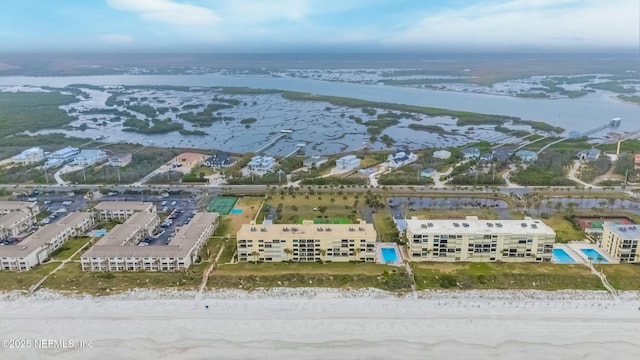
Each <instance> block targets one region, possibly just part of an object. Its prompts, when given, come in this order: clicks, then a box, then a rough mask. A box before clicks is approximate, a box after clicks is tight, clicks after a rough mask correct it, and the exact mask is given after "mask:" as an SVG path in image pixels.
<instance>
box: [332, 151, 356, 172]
mask: <svg viewBox="0 0 640 360" xmlns="http://www.w3.org/2000/svg"><path fill="white" fill-rule="evenodd" d="M359 166H360V159H358V157H357V156H355V155H346V156H343V157H341V158H340V159H338V160H336V168H338V169H339V170H353V169H355V168H357V167H359Z"/></svg>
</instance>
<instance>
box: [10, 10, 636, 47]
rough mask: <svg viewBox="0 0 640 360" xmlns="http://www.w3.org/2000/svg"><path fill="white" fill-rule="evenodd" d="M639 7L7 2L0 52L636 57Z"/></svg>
mask: <svg viewBox="0 0 640 360" xmlns="http://www.w3.org/2000/svg"><path fill="white" fill-rule="evenodd" d="M639 6H640V2H639V1H638V0H479V1H471V0H189V1H187V0H54V1H46V0H3V1H2V6H1V7H0V9H1V10H0V52H22V51H28V52H34V51H35V52H39V51H41V52H51V51H60V52H65V51H98V52H112V51H113V52H145V51H149V52H155V51H168V52H173V51H177V52H181V51H182V52H278V51H329V50H336V51H402V50H404V51H429V50H442V49H451V50H465V49H466V50H471V51H478V50H507V51H508V50H514V51H526V50H532V51H535V50H537V49H549V50H575V51H590V50H596V49H601V48H607V49H628V50H631V49H637V48H638V21H639V16H638V10H639V9H638V7H639Z"/></svg>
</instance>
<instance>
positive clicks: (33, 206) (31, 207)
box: [0, 201, 40, 216]
mask: <svg viewBox="0 0 640 360" xmlns="http://www.w3.org/2000/svg"><path fill="white" fill-rule="evenodd" d="M12 211H26V212H28V213H30V214H32V215H33V216H35V215H38V213H39V212H40V208H39V207H38V203H37V202H35V201H0V215H6V214H8V213H10V212H12Z"/></svg>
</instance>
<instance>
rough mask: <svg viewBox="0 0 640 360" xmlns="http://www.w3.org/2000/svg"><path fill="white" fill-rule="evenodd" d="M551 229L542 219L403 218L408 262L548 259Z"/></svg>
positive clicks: (553, 238)
mask: <svg viewBox="0 0 640 360" xmlns="http://www.w3.org/2000/svg"><path fill="white" fill-rule="evenodd" d="M555 238H556V234H555V232H554V231H553V230H552V229H551V228H550V227H548V226H547V225H545V224H544V223H543V222H542V221H539V220H534V219H531V218H525V219H524V220H479V219H478V218H477V217H475V216H468V217H467V218H466V219H465V220H417V219H415V218H413V219H410V220H407V242H408V249H409V251H408V252H409V258H410V260H411V261H443V262H454V261H474V262H479V261H481V262H494V261H505V262H534V261H536V262H540V261H550V260H551V256H552V252H553V244H554V242H555Z"/></svg>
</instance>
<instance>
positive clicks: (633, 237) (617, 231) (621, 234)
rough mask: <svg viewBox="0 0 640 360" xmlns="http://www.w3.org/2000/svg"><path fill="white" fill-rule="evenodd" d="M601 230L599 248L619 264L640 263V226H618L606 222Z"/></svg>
mask: <svg viewBox="0 0 640 360" xmlns="http://www.w3.org/2000/svg"><path fill="white" fill-rule="evenodd" d="M602 230H603V233H602V242H601V243H600V248H602V249H603V250H605V251H606V252H607V253H609V255H611V257H613V258H614V259H616V260H618V261H619V262H621V263H638V262H640V255H639V254H638V241H639V240H640V225H620V224H616V223H610V222H606V223H604V224H603V225H602ZM593 260H594V261H595V260H597V259H593Z"/></svg>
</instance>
